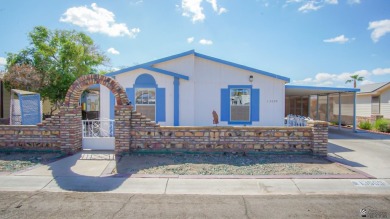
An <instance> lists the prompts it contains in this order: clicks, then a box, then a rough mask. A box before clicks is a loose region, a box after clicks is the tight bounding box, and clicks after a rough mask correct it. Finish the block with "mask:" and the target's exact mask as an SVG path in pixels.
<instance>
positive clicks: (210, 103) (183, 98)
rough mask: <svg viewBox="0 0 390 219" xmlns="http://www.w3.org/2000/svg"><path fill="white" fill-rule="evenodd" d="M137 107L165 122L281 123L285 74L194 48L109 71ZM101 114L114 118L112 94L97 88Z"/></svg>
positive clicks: (181, 123)
mask: <svg viewBox="0 0 390 219" xmlns="http://www.w3.org/2000/svg"><path fill="white" fill-rule="evenodd" d="M106 76H109V77H113V78H115V79H116V80H117V81H118V82H119V83H120V84H121V85H122V86H123V87H124V88H125V89H126V92H127V95H128V97H129V100H130V101H131V103H132V104H133V105H134V107H135V109H136V111H137V112H141V113H142V114H144V115H145V116H147V117H148V118H150V119H151V120H153V121H156V122H157V123H159V124H161V125H163V126H210V125H213V116H212V112H213V111H215V112H216V113H217V114H218V115H219V121H220V123H219V125H222V126H223V125H253V126H282V125H284V117H285V112H284V109H285V106H284V104H285V84H286V83H288V82H289V81H290V79H289V78H287V77H283V76H280V75H276V74H272V73H269V72H265V71H262V70H258V69H254V68H250V67H246V66H243V65H239V64H236V63H232V62H228V61H224V60H221V59H217V58H214V57H210V56H207V55H203V54H200V53H197V52H195V51H194V50H191V51H188V52H184V53H181V54H177V55H174V56H169V57H166V58H162V59H158V60H155V61H152V62H148V63H144V64H141V65H137V66H133V67H130V68H126V69H122V70H119V71H116V72H112V73H108V74H106ZM100 100H101V103H100V106H101V107H100V118H113V117H114V104H115V103H114V101H115V98H114V97H113V95H112V93H111V92H110V91H109V90H108V89H107V88H105V87H104V86H101V88H100Z"/></svg>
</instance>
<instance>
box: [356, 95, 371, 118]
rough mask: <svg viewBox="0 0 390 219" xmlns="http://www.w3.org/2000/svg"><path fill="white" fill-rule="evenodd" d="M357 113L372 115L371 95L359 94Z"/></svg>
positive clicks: (366, 115)
mask: <svg viewBox="0 0 390 219" xmlns="http://www.w3.org/2000/svg"><path fill="white" fill-rule="evenodd" d="M356 115H357V116H364V117H370V116H371V95H357V97H356Z"/></svg>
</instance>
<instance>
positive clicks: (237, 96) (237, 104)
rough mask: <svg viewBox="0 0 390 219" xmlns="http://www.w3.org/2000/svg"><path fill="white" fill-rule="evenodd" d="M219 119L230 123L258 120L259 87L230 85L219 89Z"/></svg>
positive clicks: (244, 123) (245, 122)
mask: <svg viewBox="0 0 390 219" xmlns="http://www.w3.org/2000/svg"><path fill="white" fill-rule="evenodd" d="M220 118H221V121H226V122H228V124H231V125H234V124H236V125H246V124H249V125H250V124H252V122H253V121H260V89H252V86H251V85H230V86H228V88H227V89H226V88H223V89H221V112H220Z"/></svg>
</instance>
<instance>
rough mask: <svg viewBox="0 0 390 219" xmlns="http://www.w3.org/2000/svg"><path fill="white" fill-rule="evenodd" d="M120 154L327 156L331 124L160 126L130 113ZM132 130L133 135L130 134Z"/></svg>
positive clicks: (122, 136) (137, 114)
mask: <svg viewBox="0 0 390 219" xmlns="http://www.w3.org/2000/svg"><path fill="white" fill-rule="evenodd" d="M127 117H128V118H132V119H131V120H129V124H126V131H122V132H121V133H116V137H118V138H120V139H121V140H122V142H121V145H123V146H122V147H120V148H117V153H125V152H128V151H139V150H141V151H142V150H146V151H151V150H152V151H178V152H180V151H194V152H200V151H202V152H204V151H206V152H216V151H220V152H289V153H296V152H304V153H305V152H312V153H313V154H314V155H318V156H326V154H327V145H328V123H326V122H322V121H312V122H309V125H308V126H307V127H232V126H222V127H215V126H214V127H185V126H178V127H159V126H158V125H155V124H154V123H153V122H150V120H149V119H147V118H145V117H144V116H142V115H141V114H140V113H136V112H133V113H132V115H127ZM129 133H130V136H129Z"/></svg>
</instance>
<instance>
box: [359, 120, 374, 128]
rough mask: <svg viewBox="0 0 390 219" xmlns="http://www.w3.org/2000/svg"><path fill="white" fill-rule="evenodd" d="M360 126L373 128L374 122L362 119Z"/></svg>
mask: <svg viewBox="0 0 390 219" xmlns="http://www.w3.org/2000/svg"><path fill="white" fill-rule="evenodd" d="M359 128H361V129H365V130H371V128H372V124H371V122H370V121H362V122H360V123H359Z"/></svg>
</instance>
